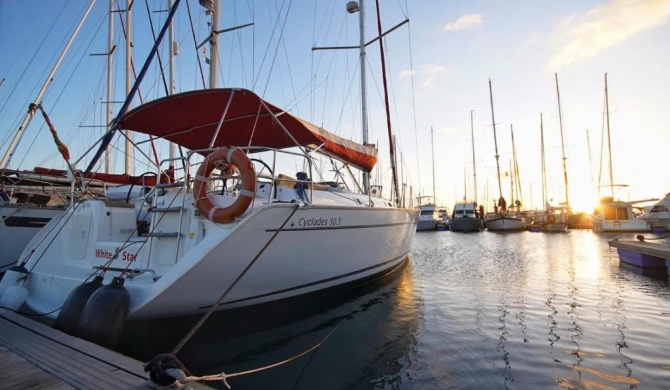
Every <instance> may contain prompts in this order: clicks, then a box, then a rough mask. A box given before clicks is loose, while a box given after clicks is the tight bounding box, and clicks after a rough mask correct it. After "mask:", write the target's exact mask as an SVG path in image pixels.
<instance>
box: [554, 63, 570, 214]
mask: <svg viewBox="0 0 670 390" xmlns="http://www.w3.org/2000/svg"><path fill="white" fill-rule="evenodd" d="M554 77H555V79H556V97H557V98H558V123H559V125H560V128H561V151H562V152H563V179H564V181H565V207H566V209H567V210H568V212H570V197H569V192H568V167H567V162H566V160H567V157H565V142H564V140H563V114H562V113H561V94H560V93H559V91H558V73H554Z"/></svg>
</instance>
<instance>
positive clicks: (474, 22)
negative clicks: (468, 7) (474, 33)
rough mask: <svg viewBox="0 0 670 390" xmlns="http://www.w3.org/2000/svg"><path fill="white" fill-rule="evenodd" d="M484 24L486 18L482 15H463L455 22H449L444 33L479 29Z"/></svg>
mask: <svg viewBox="0 0 670 390" xmlns="http://www.w3.org/2000/svg"><path fill="white" fill-rule="evenodd" d="M482 23H484V17H483V16H482V15H481V14H467V15H463V16H461V17H460V18H458V20H456V21H455V22H449V23H447V25H446V26H445V27H444V31H458V30H465V29H466V28H471V27H477V26H480V25H481V24H482Z"/></svg>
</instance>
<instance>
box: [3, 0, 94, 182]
mask: <svg viewBox="0 0 670 390" xmlns="http://www.w3.org/2000/svg"><path fill="white" fill-rule="evenodd" d="M93 4H95V0H92V1H91V4H89V6H88V8H87V9H86V12H84V16H82V18H81V20H80V21H79V24H78V25H77V27H76V28H75V29H74V32H72V36H70V39H69V40H68V42H67V44H66V45H65V47H64V48H63V51H62V52H61V53H60V56H59V57H58V59H57V60H56V63H55V64H54V66H53V68H52V69H51V72H50V73H49V75H48V76H47V78H46V80H45V81H44V84H42V88H41V89H40V91H39V92H38V93H37V96H35V100H33V103H31V104H30V105H29V106H28V112H27V113H26V115H25V116H24V117H23V120H22V121H21V124H20V125H19V128H18V129H17V130H16V134H14V138H12V142H11V143H10V144H9V146H8V147H7V151H6V152H5V155H4V156H3V157H2V161H0V169H5V168H7V167H8V166H9V162H10V160H11V158H12V156H13V155H14V151H15V150H16V147H17V146H18V143H19V141H20V140H21V137H22V136H23V132H24V131H25V129H26V127H27V126H28V124H29V123H30V120H31V119H32V118H33V115H34V114H35V109H34V108H32V107H33V106H36V105H38V104H40V103H41V100H42V97H44V94H45V93H46V90H47V87H48V86H49V84H50V83H51V82H52V81H53V77H54V74H55V73H56V70H58V67H59V66H60V63H61V62H62V61H63V57H65V54H66V53H67V51H68V50H69V49H70V46H71V45H72V42H73V41H74V38H75V37H76V36H77V34H78V33H79V30H80V29H81V26H82V25H83V24H84V21H85V20H86V18H87V17H88V14H89V13H90V12H91V8H93Z"/></svg>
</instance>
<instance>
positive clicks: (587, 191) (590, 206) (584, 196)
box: [570, 186, 599, 213]
mask: <svg viewBox="0 0 670 390" xmlns="http://www.w3.org/2000/svg"><path fill="white" fill-rule="evenodd" d="M598 202H599V197H598V194H597V193H596V191H595V190H593V189H591V188H588V187H582V186H576V187H573V188H570V207H571V208H572V210H573V211H576V212H579V211H582V212H585V213H592V212H593V210H594V209H595V208H596V206H597V205H598Z"/></svg>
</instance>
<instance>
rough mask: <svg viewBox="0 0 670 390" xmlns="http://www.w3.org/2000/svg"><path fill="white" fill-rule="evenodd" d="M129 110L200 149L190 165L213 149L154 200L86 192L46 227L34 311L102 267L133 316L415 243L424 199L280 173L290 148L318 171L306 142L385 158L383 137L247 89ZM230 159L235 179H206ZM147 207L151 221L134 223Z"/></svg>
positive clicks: (253, 295) (367, 272)
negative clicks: (405, 201)
mask: <svg viewBox="0 0 670 390" xmlns="http://www.w3.org/2000/svg"><path fill="white" fill-rule="evenodd" d="M222 102H223V103H222ZM119 123H120V128H122V129H130V130H133V131H137V132H144V133H147V134H151V135H153V136H155V137H162V138H164V139H167V140H169V141H172V142H175V143H176V144H178V145H181V146H183V147H185V148H187V149H189V150H191V151H197V152H191V153H189V154H188V156H187V157H186V158H185V159H184V161H183V162H184V164H186V167H187V172H191V170H195V169H196V164H195V163H194V159H193V157H195V156H196V155H197V154H198V153H200V154H204V155H209V156H210V157H208V158H207V159H206V161H205V162H204V163H203V164H201V165H200V166H199V168H198V172H197V173H196V174H195V175H194V176H188V179H187V180H185V181H183V182H181V183H177V184H169V185H160V184H159V185H157V188H156V189H155V190H154V191H153V192H152V193H150V194H148V195H147V196H146V198H145V202H136V204H135V205H132V204H129V203H125V202H118V201H107V200H86V201H83V202H81V203H79V204H77V205H76V207H72V208H71V209H69V210H68V211H67V213H66V214H65V216H64V217H63V218H62V219H61V220H60V221H58V222H57V223H54V224H53V225H52V226H51V227H52V228H45V229H43V230H42V231H41V232H40V234H38V235H37V236H36V238H35V239H34V240H33V241H32V242H31V244H30V245H29V246H28V247H27V248H26V252H24V253H28V252H31V253H33V254H32V256H31V257H30V258H29V259H28V260H27V261H26V262H25V263H24V266H25V267H26V268H27V269H28V270H30V272H29V274H28V276H27V280H26V284H25V286H26V287H27V289H28V298H27V300H26V304H27V305H28V306H29V307H30V308H31V309H32V310H34V311H36V312H38V313H44V314H48V315H49V316H55V315H56V314H57V313H58V309H59V308H61V307H62V305H63V303H64V302H65V299H66V298H67V296H68V294H70V292H71V291H72V290H73V289H74V288H75V287H77V286H78V285H80V284H81V283H83V282H84V281H86V280H88V279H90V278H91V276H92V275H93V274H96V273H100V274H102V275H104V277H105V280H106V281H109V280H111V279H112V278H113V277H119V276H120V277H123V278H124V279H125V282H124V284H125V288H126V289H127V290H128V292H129V294H130V308H129V313H128V318H129V319H145V318H159V317H171V316H182V315H190V314H197V313H203V312H205V311H207V310H208V309H210V308H211V307H212V306H213V305H218V306H217V307H216V309H217V310H221V309H227V308H233V307H240V306H247V305H254V304H259V303H264V302H270V301H276V300H281V299H287V298H291V297H296V296H299V295H304V294H310V293H315V292H319V291H323V290H327V289H332V288H340V287H343V286H346V285H348V284H353V283H360V282H362V281H365V280H369V279H372V278H376V277H379V276H381V275H384V274H387V273H389V272H392V271H393V270H395V269H398V268H399V267H401V266H402V265H403V264H404V263H405V261H406V259H407V257H408V254H409V249H410V244H411V242H412V239H413V236H414V232H415V231H416V225H417V219H418V213H419V210H418V209H402V208H397V207H394V206H393V204H392V203H391V202H390V201H388V200H384V199H381V198H376V197H371V196H370V195H367V194H362V193H356V192H353V191H350V190H347V189H343V188H340V187H339V186H331V185H317V184H314V183H311V182H310V181H309V180H308V179H307V178H306V177H305V176H304V175H296V177H295V178H288V177H287V176H286V175H278V174H275V170H276V169H277V168H278V167H280V164H279V158H280V157H281V156H282V155H284V156H288V157H291V158H295V157H296V156H299V157H301V158H305V162H306V164H307V165H306V166H309V167H310V171H309V177H312V174H313V172H312V171H311V167H312V164H311V162H312V160H311V157H310V154H309V153H305V152H304V150H305V149H301V147H304V148H315V149H316V148H320V151H322V152H324V153H328V154H329V155H330V156H333V157H335V158H338V159H339V160H340V161H344V162H346V163H347V164H349V165H350V166H354V167H359V168H362V169H364V170H367V171H369V170H370V169H371V168H372V167H373V166H374V163H375V162H376V150H375V149H374V148H373V147H370V146H364V145H359V144H355V143H353V142H351V141H348V140H345V139H342V138H340V137H338V136H336V135H334V134H331V133H328V132H326V131H325V130H324V129H322V128H320V127H317V126H314V125H312V124H310V123H308V122H305V121H303V120H301V119H299V118H297V117H294V116H292V115H290V114H289V113H286V112H284V111H283V110H281V109H279V108H277V107H275V106H273V105H271V104H270V103H268V102H266V101H264V100H262V99H261V98H260V97H259V96H257V95H256V94H255V93H253V92H251V91H248V90H243V89H212V90H204V91H195V92H187V93H182V94H178V95H173V96H170V97H166V98H163V99H159V100H157V101H154V102H151V103H148V104H145V105H143V106H140V107H138V108H136V109H134V110H132V111H130V112H129V113H127V114H126V115H124V116H123V117H122V118H121V119H120V121H119ZM252 135H253V137H252ZM212 140H214V141H213V144H214V145H215V146H219V145H228V146H234V145H245V147H243V148H240V149H237V148H232V147H231V148H224V149H215V150H214V154H209V153H210V152H212V150H209V149H206V150H205V149H204V148H203V145H205V146H206V145H208V144H209V143H210V142H211V141H212ZM296 147H298V148H297V150H303V152H301V151H298V152H296V151H295V150H296ZM291 148H293V149H291ZM247 153H248V154H249V156H250V157H252V159H251V161H250V160H249V159H248V157H247ZM224 162H227V163H232V164H233V165H235V166H236V167H237V168H238V169H239V170H240V173H241V175H233V177H232V178H228V181H229V182H230V181H231V180H232V181H233V182H235V181H239V182H238V183H237V186H235V187H231V186H228V187H222V186H221V185H219V186H218V187H216V190H215V191H207V190H206V189H207V187H208V186H207V185H206V182H208V181H209V179H208V178H207V177H208V176H209V174H210V173H211V172H210V171H211V170H212V168H213V167H214V165H215V164H217V165H218V164H224ZM254 165H257V168H256V169H257V170H255V169H254ZM258 167H261V169H258ZM257 173H258V175H257ZM216 178H217V177H212V178H211V179H212V180H214V179H216ZM218 178H220V176H219V177H218ZM229 184H230V183H229ZM147 214H149V216H148V217H145V216H146V215H147ZM143 220H146V221H148V228H147V229H146V231H144V230H143V229H139V228H138V226H141V225H142V224H141V223H140V222H141V221H143ZM374 243H380V244H379V245H377V244H374ZM381 243H383V245H381ZM228 290H229V294H228V293H226V291H228ZM224 296H225V299H223V300H222V301H220V302H218V301H219V300H220V298H222V297H224ZM217 302H218V303H217Z"/></svg>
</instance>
